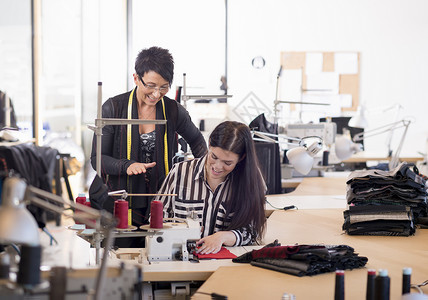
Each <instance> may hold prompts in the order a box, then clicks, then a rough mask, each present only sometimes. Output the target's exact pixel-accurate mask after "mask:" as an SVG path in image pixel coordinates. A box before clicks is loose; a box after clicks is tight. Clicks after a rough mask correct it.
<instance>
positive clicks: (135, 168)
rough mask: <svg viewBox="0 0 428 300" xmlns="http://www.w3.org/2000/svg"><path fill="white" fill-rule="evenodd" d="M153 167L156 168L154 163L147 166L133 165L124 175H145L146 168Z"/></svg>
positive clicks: (141, 164)
mask: <svg viewBox="0 0 428 300" xmlns="http://www.w3.org/2000/svg"><path fill="white" fill-rule="evenodd" d="M154 166H156V162H151V163H149V164H143V163H133V164H132V165H130V166H129V167H128V169H126V173H127V174H128V175H138V174H141V173H146V172H147V169H148V168H153V167H154Z"/></svg>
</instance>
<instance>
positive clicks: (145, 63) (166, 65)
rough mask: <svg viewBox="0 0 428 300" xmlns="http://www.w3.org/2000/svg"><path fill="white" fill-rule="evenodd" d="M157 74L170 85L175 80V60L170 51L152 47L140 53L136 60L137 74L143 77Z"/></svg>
mask: <svg viewBox="0 0 428 300" xmlns="http://www.w3.org/2000/svg"><path fill="white" fill-rule="evenodd" d="M150 71H153V72H156V73H158V74H159V75H160V76H162V77H163V78H164V79H165V80H166V81H168V83H169V85H171V84H172V80H173V78H174V59H173V58H172V55H171V53H169V51H168V49H163V48H160V47H151V48H148V49H143V50H141V51H140V53H138V56H137V59H136V60H135V72H136V73H137V74H138V75H139V76H141V77H143V76H144V74H146V73H147V72H150Z"/></svg>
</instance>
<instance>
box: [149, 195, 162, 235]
mask: <svg viewBox="0 0 428 300" xmlns="http://www.w3.org/2000/svg"><path fill="white" fill-rule="evenodd" d="M150 228H163V204H162V202H160V201H156V200H155V201H152V203H151V205H150Z"/></svg>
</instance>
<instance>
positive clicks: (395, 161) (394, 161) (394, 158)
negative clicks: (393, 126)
mask: <svg viewBox="0 0 428 300" xmlns="http://www.w3.org/2000/svg"><path fill="white" fill-rule="evenodd" d="M409 125H410V122H408V123H407V124H406V125H405V129H404V132H403V134H402V135H401V140H400V143H399V144H398V147H397V150H396V151H395V152H394V155H392V157H391V160H390V162H389V169H390V170H391V169H393V168H395V167H396V166H398V163H399V161H400V158H399V157H400V152H401V149H402V148H403V144H404V139H405V138H406V135H407V129H409Z"/></svg>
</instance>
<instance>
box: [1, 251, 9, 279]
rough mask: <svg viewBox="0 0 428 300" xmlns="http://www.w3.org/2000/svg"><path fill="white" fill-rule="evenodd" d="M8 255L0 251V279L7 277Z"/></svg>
mask: <svg viewBox="0 0 428 300" xmlns="http://www.w3.org/2000/svg"><path fill="white" fill-rule="evenodd" d="M9 271H10V256H9V253H7V252H6V251H5V252H2V253H0V279H9Z"/></svg>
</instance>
